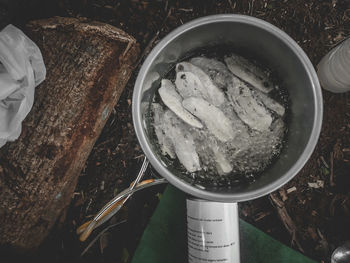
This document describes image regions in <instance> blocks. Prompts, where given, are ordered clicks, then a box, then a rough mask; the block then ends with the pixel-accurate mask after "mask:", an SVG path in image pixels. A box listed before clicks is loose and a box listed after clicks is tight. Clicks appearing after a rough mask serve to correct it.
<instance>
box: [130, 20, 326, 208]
mask: <svg viewBox="0 0 350 263" xmlns="http://www.w3.org/2000/svg"><path fill="white" fill-rule="evenodd" d="M222 45H225V46H230V47H232V49H234V50H242V51H244V52H245V53H246V54H249V56H250V57H253V58H254V59H255V60H257V61H259V62H261V63H263V64H264V65H266V66H267V67H268V68H270V69H271V70H272V71H273V72H275V73H276V74H277V76H278V78H279V80H280V85H281V86H283V87H284V88H285V89H286V90H287V91H288V93H289V98H290V108H289V111H290V112H289V116H288V132H287V134H286V142H285V144H284V146H283V149H282V151H281V154H280V156H279V157H278V158H277V160H276V161H275V162H274V163H273V164H272V165H271V166H270V167H269V168H268V169H266V170H265V171H264V172H263V173H262V175H261V176H259V177H258V178H257V179H256V180H255V182H253V183H251V184H245V185H242V186H238V187H231V188H229V187H217V186H207V187H205V188H203V187H201V186H198V185H195V184H192V183H191V180H190V178H189V179H188V180H186V178H184V177H183V176H180V172H179V171H178V170H177V169H176V167H175V168H174V167H171V166H170V165H168V164H167V163H166V162H164V160H163V159H162V156H161V154H160V153H159V151H158V150H157V145H156V143H155V139H154V138H153V136H152V134H153V132H152V129H153V128H152V125H151V124H150V121H149V116H150V113H149V107H150V102H151V101H152V99H153V97H154V94H155V92H156V91H157V89H158V88H159V83H160V80H161V79H162V78H163V77H164V76H165V75H166V74H167V73H168V72H169V70H170V69H172V68H173V67H174V66H175V64H176V63H177V62H179V61H181V59H183V58H184V57H185V56H188V54H191V53H193V52H195V51H196V50H198V49H203V48H208V47H211V48H212V47H215V46H222ZM322 113H323V107H322V93H321V88H320V85H319V81H318V78H317V75H316V72H315V70H314V68H313V66H312V64H311V62H310V60H309V59H308V57H307V56H306V54H305V53H304V51H303V50H302V49H301V48H300V47H299V46H298V44H297V43H296V42H295V41H294V40H293V39H291V38H290V37H289V36H288V35H287V34H286V33H284V32H283V31H281V30H280V29H278V28H277V27H275V26H273V25H271V24H269V23H267V22H265V21H263V20H260V19H257V18H253V17H249V16H243V15H214V16H207V17H203V18H199V19H196V20H193V21H191V22H189V23H187V24H184V25H182V26H180V27H179V28H177V29H175V30H174V31H172V32H171V33H170V34H168V35H167V36H166V37H165V38H163V39H162V40H161V41H160V42H159V43H158V44H157V45H156V46H155V47H154V49H153V50H152V51H151V53H150V54H149V55H148V57H147V58H146V60H145V61H144V63H143V65H142V67H141V69H140V72H139V74H138V77H137V80H136V83H135V87H134V93H133V99H132V114H133V122H134V127H135V131H136V135H137V138H138V141H139V143H140V145H141V147H142V149H143V151H144V153H145V155H146V156H147V158H148V159H149V161H150V163H151V165H152V166H153V167H154V168H155V169H156V170H157V171H158V173H159V174H160V175H161V176H163V177H164V178H166V179H167V180H168V182H169V183H171V184H172V185H174V186H175V187H177V188H179V189H181V190H182V191H184V192H186V193H188V194H190V195H191V196H194V197H197V198H200V199H205V200H211V201H217V202H240V201H246V200H250V199H254V198H258V197H260V196H263V195H266V194H268V193H270V192H272V191H274V190H276V189H277V188H279V187H281V186H282V185H283V184H285V183H287V182H288V181H289V180H290V179H292V178H293V176H295V175H296V174H297V173H298V172H299V171H300V169H301V168H302V167H303V166H304V164H305V163H306V161H307V160H308V158H309V157H310V155H311V154H312V152H313V150H314V148H315V145H316V143H317V140H318V137H319V134H320V130H321V124H322Z"/></svg>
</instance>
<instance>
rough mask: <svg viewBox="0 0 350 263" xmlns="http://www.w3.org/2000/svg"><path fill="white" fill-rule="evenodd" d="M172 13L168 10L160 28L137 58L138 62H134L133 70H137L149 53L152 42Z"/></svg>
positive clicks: (170, 9)
mask: <svg viewBox="0 0 350 263" xmlns="http://www.w3.org/2000/svg"><path fill="white" fill-rule="evenodd" d="M171 12H172V8H169V11H168V14H167V16H166V17H165V18H164V20H163V23H162V25H161V28H160V29H159V30H158V31H157V32H156V33H155V35H154V36H153V37H152V38H151V40H150V41H149V42H148V44H147V46H146V47H145V49H144V50H143V51H142V54H141V56H140V58H139V60H138V61H137V62H136V66H135V68H137V67H138V66H139V65H140V64H141V62H142V60H143V59H144V58H145V57H146V56H147V55H148V54H149V53H150V52H151V49H152V47H153V44H154V42H155V41H156V40H157V38H158V36H159V33H160V32H161V31H162V30H163V27H164V25H165V23H166V21H167V20H168V18H169V16H170V15H171Z"/></svg>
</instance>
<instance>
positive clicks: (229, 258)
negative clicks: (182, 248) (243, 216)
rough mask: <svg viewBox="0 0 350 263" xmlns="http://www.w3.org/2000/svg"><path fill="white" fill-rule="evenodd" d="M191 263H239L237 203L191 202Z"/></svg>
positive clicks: (189, 205)
mask: <svg viewBox="0 0 350 263" xmlns="http://www.w3.org/2000/svg"><path fill="white" fill-rule="evenodd" d="M187 240H188V262H189V263H202V262H221V263H239V262H240V254H239V227H238V209H237V203H220V202H210V201H203V200H190V199H187Z"/></svg>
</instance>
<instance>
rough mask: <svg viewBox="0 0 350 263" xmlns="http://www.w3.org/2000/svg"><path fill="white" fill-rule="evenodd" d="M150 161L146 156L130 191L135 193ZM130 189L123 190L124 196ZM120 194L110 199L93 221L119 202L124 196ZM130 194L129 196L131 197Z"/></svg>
mask: <svg viewBox="0 0 350 263" xmlns="http://www.w3.org/2000/svg"><path fill="white" fill-rule="evenodd" d="M148 164H149V161H148V159H147V158H146V157H145V159H144V160H143V163H142V166H141V169H140V171H139V174H138V175H137V177H136V180H135V181H134V183H133V184H132V185H131V187H129V189H128V191H130V193H131V194H132V193H133V191H132V190H133V189H134V188H135V186H136V185H137V184H138V183H139V181H140V179H141V178H142V176H143V175H144V172H145V171H146V169H147V167H148ZM128 191H123V192H122V194H123V195H122V196H123V197H124V196H125V195H124V194H125V192H128ZM119 197H120V195H117V196H116V197H115V198H113V199H112V200H111V201H109V202H108V203H107V204H106V205H105V206H104V207H103V208H102V209H101V210H100V212H98V213H97V215H96V216H95V217H94V219H93V221H98V220H99V219H100V217H101V216H102V215H103V213H104V212H105V211H106V210H107V209H109V208H110V207H111V206H112V205H114V204H115V203H116V202H118V201H119V200H121V199H122V198H119ZM129 197H130V195H129V196H128V197H127V198H129Z"/></svg>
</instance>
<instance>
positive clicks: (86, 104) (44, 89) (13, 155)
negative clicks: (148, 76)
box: [0, 17, 139, 250]
mask: <svg viewBox="0 0 350 263" xmlns="http://www.w3.org/2000/svg"><path fill="white" fill-rule="evenodd" d="M26 33H27V34H28V36H29V37H30V38H31V39H32V40H33V41H34V42H36V43H37V45H38V46H39V48H40V49H41V51H42V54H43V57H44V61H45V65H46V68H47V76H46V80H45V81H44V82H43V83H42V84H41V85H40V86H39V87H37V88H36V94H35V102H34V105H33V108H32V110H31V112H30V114H29V115H28V116H27V118H26V119H25V121H24V122H23V125H22V134H21V136H20V138H19V139H18V140H17V141H15V142H11V143H7V144H6V145H5V146H4V147H3V148H1V149H0V200H1V202H0V222H1V227H0V244H7V245H11V246H13V247H15V248H20V249H24V250H29V249H34V248H36V247H38V246H39V245H40V243H41V242H42V241H43V240H44V238H45V237H46V236H47V234H48V233H49V231H50V229H51V227H52V226H53V224H54V223H55V221H56V219H57V217H58V216H59V214H60V212H61V211H62V209H64V208H65V207H67V206H68V205H69V203H70V201H71V198H72V195H73V192H74V189H75V187H76V184H77V179H78V177H79V174H80V172H81V170H82V168H83V166H84V164H85V161H86V159H87V157H88V155H89V153H90V151H91V149H92V147H93V145H94V143H95V141H96V139H97V137H98V136H99V134H100V132H101V130H102V128H103V126H104V124H105V122H106V120H107V119H108V116H109V114H110V112H111V111H112V110H113V108H114V106H115V104H116V102H117V101H118V99H119V96H120V94H121V92H122V90H123V88H124V86H125V85H126V83H127V81H128V79H129V77H130V74H131V72H132V70H133V68H134V65H135V62H136V60H137V56H138V53H139V48H138V45H137V44H136V41H135V39H134V38H132V37H130V36H129V35H127V34H126V33H125V32H123V31H121V30H120V29H118V28H115V27H113V26H111V25H107V24H103V23H99V22H84V21H81V20H77V19H74V18H59V17H55V18H51V19H47V20H39V21H33V22H31V23H29V25H28V26H27V32H26Z"/></svg>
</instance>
